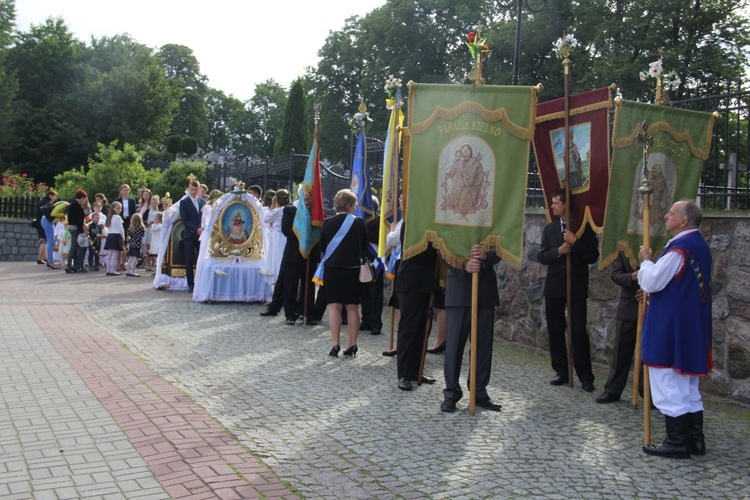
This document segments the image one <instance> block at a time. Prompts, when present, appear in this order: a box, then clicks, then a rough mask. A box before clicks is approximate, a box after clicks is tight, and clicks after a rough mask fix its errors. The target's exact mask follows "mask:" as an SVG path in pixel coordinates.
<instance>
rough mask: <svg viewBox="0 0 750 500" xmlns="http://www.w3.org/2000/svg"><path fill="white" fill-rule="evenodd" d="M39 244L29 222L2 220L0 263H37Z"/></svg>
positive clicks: (37, 237) (34, 230)
mask: <svg viewBox="0 0 750 500" xmlns="http://www.w3.org/2000/svg"><path fill="white" fill-rule="evenodd" d="M38 243H39V236H38V235H37V232H36V229H34V228H32V227H31V226H30V225H29V221H28V220H16V219H0V261H21V260H23V261H35V260H36V256H37V250H38V249H39V246H38Z"/></svg>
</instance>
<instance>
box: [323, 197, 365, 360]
mask: <svg viewBox="0 0 750 500" xmlns="http://www.w3.org/2000/svg"><path fill="white" fill-rule="evenodd" d="M356 204H357V197H356V195H355V194H354V193H353V192H352V191H351V190H349V189H342V190H341V191H339V192H338V193H336V196H334V198H333V205H334V208H335V209H336V215H334V216H333V217H328V218H327V219H326V220H325V221H323V228H322V229H321V232H320V252H321V261H320V265H319V266H318V269H317V271H316V272H315V277H314V278H313V281H314V282H315V283H317V284H318V285H323V283H324V281H325V290H326V301H327V303H328V305H329V307H330V310H329V312H328V326H329V328H330V329H331V335H332V338H333V347H332V348H331V351H330V352H329V354H330V355H331V356H336V357H338V353H339V351H340V350H341V346H340V345H339V340H340V337H341V322H342V312H343V310H344V309H346V318H347V331H348V334H349V343H348V345H347V348H346V350H344V356H351V357H355V356H356V355H357V351H358V348H357V335H358V333H359V308H358V306H359V300H360V297H361V295H362V293H361V291H362V290H361V288H362V287H361V283H360V282H359V267H360V263H361V259H362V258H363V257H364V256H365V255H367V245H368V243H367V228H366V227H365V221H364V219H362V218H361V217H355V216H354V215H353V214H354V210H355V208H356Z"/></svg>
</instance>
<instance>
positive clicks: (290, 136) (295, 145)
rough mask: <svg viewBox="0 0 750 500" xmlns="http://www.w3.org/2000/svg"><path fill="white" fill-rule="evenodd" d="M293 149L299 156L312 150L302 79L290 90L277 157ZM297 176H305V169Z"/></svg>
mask: <svg viewBox="0 0 750 500" xmlns="http://www.w3.org/2000/svg"><path fill="white" fill-rule="evenodd" d="M292 149H293V150H294V151H295V153H299V154H307V153H308V152H309V150H310V129H309V123H308V117H307V97H306V96H305V91H304V89H303V87H302V80H301V79H297V80H295V81H294V83H292V87H291V88H290V89H289V99H288V100H287V102H286V107H285V108H284V126H283V128H282V129H281V138H280V140H279V142H278V143H277V147H276V156H278V155H281V154H284V153H288V152H289V151H291V150H292ZM295 175H298V176H300V177H301V176H302V175H304V168H302V169H301V171H299V172H295Z"/></svg>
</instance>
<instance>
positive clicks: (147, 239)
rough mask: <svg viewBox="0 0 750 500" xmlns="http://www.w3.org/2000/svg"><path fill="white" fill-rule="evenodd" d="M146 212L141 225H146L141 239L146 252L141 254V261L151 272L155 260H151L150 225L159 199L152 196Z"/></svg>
mask: <svg viewBox="0 0 750 500" xmlns="http://www.w3.org/2000/svg"><path fill="white" fill-rule="evenodd" d="M149 203H150V205H149V207H148V210H147V211H146V218H145V219H144V220H143V223H144V224H145V225H146V235H145V236H144V237H143V244H144V245H145V246H146V251H145V253H144V254H143V259H144V261H145V264H146V271H153V270H154V265H155V264H156V260H155V259H152V258H151V250H150V248H151V225H152V224H153V223H154V218H156V214H157V213H158V212H159V197H158V196H156V195H153V196H152V197H151V201H150V202H149Z"/></svg>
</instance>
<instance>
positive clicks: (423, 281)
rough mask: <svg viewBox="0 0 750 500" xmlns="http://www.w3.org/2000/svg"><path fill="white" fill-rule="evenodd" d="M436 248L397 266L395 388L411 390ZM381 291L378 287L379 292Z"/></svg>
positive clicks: (434, 285)
mask: <svg viewBox="0 0 750 500" xmlns="http://www.w3.org/2000/svg"><path fill="white" fill-rule="evenodd" d="M405 224H406V222H404V223H403V224H402V225H401V228H400V229H401V234H400V239H401V245H403V244H404V232H405V230H404V225H405ZM436 271H437V251H436V250H435V249H434V248H432V245H430V246H428V247H427V250H425V251H424V252H422V253H420V254H417V255H415V256H413V257H411V258H410V259H406V260H402V261H401V265H400V266H399V268H398V280H397V281H396V293H397V294H398V303H399V307H400V309H401V318H400V319H399V322H398V338H397V340H396V346H397V352H398V358H397V368H398V388H399V389H401V390H402V391H410V390H412V382H414V381H415V380H417V377H418V375H419V366H420V364H421V362H422V346H423V344H424V337H425V335H426V333H425V330H426V327H427V319H428V317H427V315H428V314H429V313H430V310H429V304H430V296H431V295H432V294H433V293H435V291H436V290H437V276H436ZM382 293H383V291H382V289H381V290H380V294H381V295H382ZM422 382H425V383H427V384H434V383H435V379H433V378H430V377H425V376H424V375H423V376H422Z"/></svg>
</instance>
